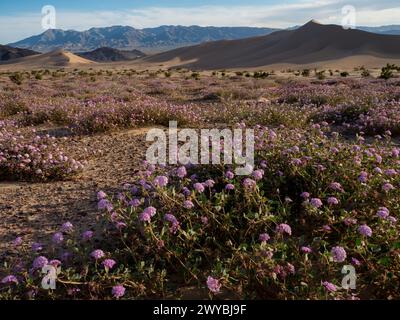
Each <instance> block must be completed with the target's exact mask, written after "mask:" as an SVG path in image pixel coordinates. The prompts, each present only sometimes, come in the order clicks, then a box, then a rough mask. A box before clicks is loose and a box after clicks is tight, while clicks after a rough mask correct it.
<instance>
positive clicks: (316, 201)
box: [310, 198, 322, 208]
mask: <svg viewBox="0 0 400 320" xmlns="http://www.w3.org/2000/svg"><path fill="white" fill-rule="evenodd" d="M310 203H311V205H312V206H313V207H314V208H321V207H322V201H321V199H318V198H313V199H311V201H310Z"/></svg>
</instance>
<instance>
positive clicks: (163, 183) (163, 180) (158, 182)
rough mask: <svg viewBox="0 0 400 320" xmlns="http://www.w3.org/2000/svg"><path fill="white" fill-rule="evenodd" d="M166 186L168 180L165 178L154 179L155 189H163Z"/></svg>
mask: <svg viewBox="0 0 400 320" xmlns="http://www.w3.org/2000/svg"><path fill="white" fill-rule="evenodd" d="M167 184H168V178H167V177H166V176H158V177H156V178H155V179H154V185H155V186H156V187H160V188H164V187H166V186H167Z"/></svg>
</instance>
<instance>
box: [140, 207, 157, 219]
mask: <svg viewBox="0 0 400 320" xmlns="http://www.w3.org/2000/svg"><path fill="white" fill-rule="evenodd" d="M143 212H144V213H147V214H149V215H150V217H154V216H155V215H156V213H157V209H156V208H154V207H147V208H146V209H144V211H143Z"/></svg>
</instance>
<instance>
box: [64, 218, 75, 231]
mask: <svg viewBox="0 0 400 320" xmlns="http://www.w3.org/2000/svg"><path fill="white" fill-rule="evenodd" d="M73 229H74V226H73V225H72V223H71V222H69V221H67V222H65V223H64V224H63V225H62V226H61V232H64V233H69V232H72V230H73Z"/></svg>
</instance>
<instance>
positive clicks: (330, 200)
mask: <svg viewBox="0 0 400 320" xmlns="http://www.w3.org/2000/svg"><path fill="white" fill-rule="evenodd" d="M328 204H330V205H337V204H339V200H338V199H336V198H335V197H329V198H328Z"/></svg>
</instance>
